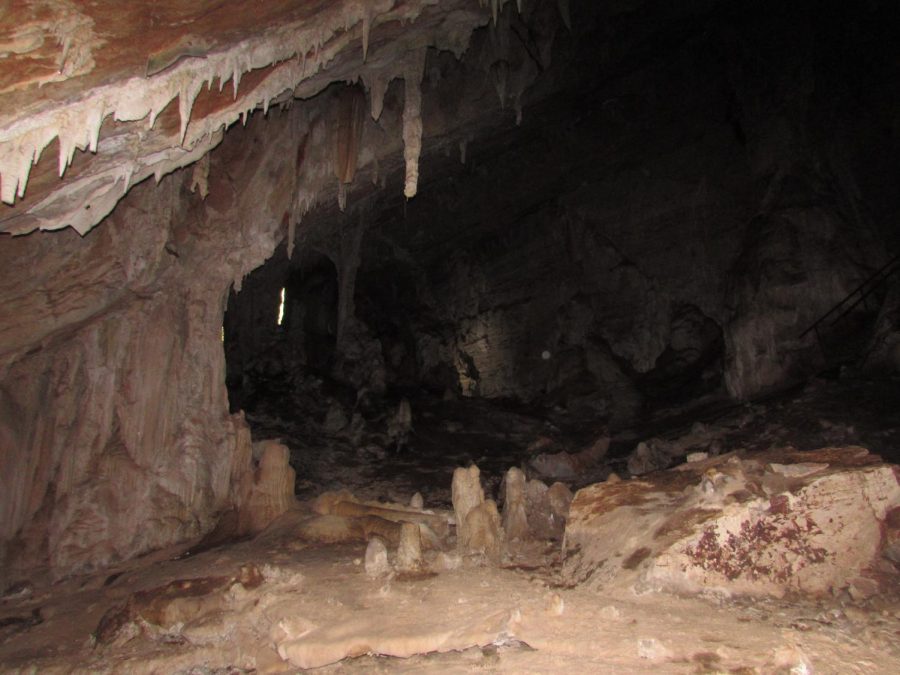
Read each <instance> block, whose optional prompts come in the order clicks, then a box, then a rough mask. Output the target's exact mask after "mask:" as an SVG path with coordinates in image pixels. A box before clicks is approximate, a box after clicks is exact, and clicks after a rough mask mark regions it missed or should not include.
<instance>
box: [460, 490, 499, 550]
mask: <svg viewBox="0 0 900 675" xmlns="http://www.w3.org/2000/svg"><path fill="white" fill-rule="evenodd" d="M457 537H458V546H459V550H460V551H461V552H463V553H464V554H465V555H469V556H471V555H475V556H478V557H482V556H483V557H484V559H486V560H487V561H488V562H490V563H492V564H495V565H496V564H499V562H500V558H501V556H502V554H503V547H504V544H505V535H504V532H503V527H502V526H501V524H500V513H499V511H497V504H496V502H494V500H493V499H488V500H485V501H483V502H482V503H480V504H478V505H477V506H474V507H472V509H471V510H470V511H469V512H468V514H467V515H466V521H465V527H464V528H463V533H462V536H461V537H460V536H459V535H458V534H457Z"/></svg>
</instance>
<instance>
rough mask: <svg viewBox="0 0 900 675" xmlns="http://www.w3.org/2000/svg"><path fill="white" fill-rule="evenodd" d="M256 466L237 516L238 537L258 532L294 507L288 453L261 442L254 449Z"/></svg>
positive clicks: (278, 445)
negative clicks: (256, 457) (247, 492)
mask: <svg viewBox="0 0 900 675" xmlns="http://www.w3.org/2000/svg"><path fill="white" fill-rule="evenodd" d="M253 450H254V454H255V455H257V456H258V457H259V460H258V461H259V463H258V466H257V467H256V469H255V470H254V472H253V482H252V485H251V486H250V492H249V494H248V495H247V496H246V498H245V500H244V501H243V503H242V504H241V506H240V508H239V512H238V531H239V533H241V534H244V533H255V532H259V531H261V530H263V529H265V527H266V526H267V525H269V523H271V522H272V521H273V520H275V519H276V518H277V517H278V516H280V515H281V514H283V513H284V512H285V511H287V510H288V509H290V508H292V507H293V506H294V505H295V504H296V499H295V497H294V484H295V482H296V473H295V472H294V469H293V468H292V467H291V465H290V463H289V460H290V454H291V453H290V450H289V449H288V448H287V447H286V446H284V445H282V444H281V443H279V442H278V441H272V440H269V441H260V442H259V443H255V444H254V446H253Z"/></svg>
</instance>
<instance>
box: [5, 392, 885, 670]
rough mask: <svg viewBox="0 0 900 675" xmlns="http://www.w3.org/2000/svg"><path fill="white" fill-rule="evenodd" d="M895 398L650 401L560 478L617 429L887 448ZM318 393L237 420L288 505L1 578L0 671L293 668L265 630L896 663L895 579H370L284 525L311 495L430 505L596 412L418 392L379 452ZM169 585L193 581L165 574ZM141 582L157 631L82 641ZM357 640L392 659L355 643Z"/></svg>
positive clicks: (462, 573)
mask: <svg viewBox="0 0 900 675" xmlns="http://www.w3.org/2000/svg"><path fill="white" fill-rule="evenodd" d="M898 393H900V380H898V379H897V378H892V377H886V378H882V379H877V380H872V379H863V378H860V377H855V376H852V375H849V374H845V375H844V376H843V377H840V378H836V379H827V378H823V379H816V380H812V381H810V382H809V383H807V384H806V385H804V386H802V387H797V388H795V389H793V390H791V391H787V392H782V393H781V394H779V395H776V396H772V397H770V398H768V399H766V400H763V401H757V402H754V403H752V404H749V405H734V404H733V403H730V402H727V401H725V400H724V399H723V398H721V397H715V396H710V397H707V398H706V399H704V400H701V401H697V402H693V403H692V404H690V405H685V406H670V407H668V408H660V409H657V410H655V411H650V412H648V414H647V415H646V417H645V418H644V419H642V420H641V421H640V422H639V423H637V424H635V425H631V426H629V427H628V428H622V429H612V430H611V432H612V434H611V435H612V440H613V443H612V446H611V450H610V454H609V456H608V458H607V461H605V462H601V463H600V466H598V467H596V468H595V469H594V470H593V472H588V473H589V475H587V476H582V477H581V478H580V481H576V482H574V483H573V485H572V487H573V489H574V488H577V487H579V485H578V483H579V482H590V480H598V479H601V478H602V477H604V476H605V475H606V474H608V473H609V472H610V471H616V472H618V473H624V472H625V463H626V457H627V455H628V453H630V452H631V450H632V449H633V448H634V445H635V443H636V442H637V441H638V440H643V439H647V438H650V437H657V438H662V439H667V440H668V441H670V442H677V440H678V439H679V438H689V439H691V440H692V441H696V443H697V444H698V445H697V446H696V447H693V448H691V450H707V451H722V452H725V451H729V450H733V449H736V448H739V447H743V448H748V449H760V450H761V449H766V448H769V447H773V446H776V447H777V446H783V445H788V444H790V445H793V446H795V447H797V448H799V449H813V448H818V447H823V446H829V445H845V444H857V445H863V446H865V447H869V448H871V449H872V450H873V451H875V452H878V453H881V454H882V455H883V456H884V457H885V459H888V460H890V461H897V459H898V456H897V451H896V449H897V448H900V406H898V405H897V404H898V402H900V396H898ZM311 400H313V398H312V397H308V398H307V399H306V401H307V404H308V403H309V401H311ZM321 400H322V403H320V404H319V407H318V409H317V410H312V409H307V410H306V412H307V414H306V415H301V414H297V415H295V416H293V417H291V416H288V415H285V414H283V412H280V411H283V410H285V405H287V404H288V403H290V402H291V399H290V397H288V396H287V395H285V396H283V397H282V399H281V401H280V403H279V404H278V405H271V407H269V408H266V407H265V406H259V407H257V410H256V411H254V412H253V413H251V414H250V415H248V419H249V420H250V422H251V424H252V425H253V426H254V435H255V436H256V437H257V438H264V437H280V438H282V439H283V440H284V441H285V442H286V443H287V444H288V445H289V446H290V447H291V448H292V452H293V453H294V462H295V466H296V468H297V469H298V490H297V492H298V496H299V497H300V501H299V506H298V507H297V509H296V510H294V511H292V512H289V513H288V514H286V515H285V516H283V517H282V518H281V519H280V520H279V521H276V523H275V524H273V526H271V527H270V528H269V529H268V530H266V531H265V532H263V533H262V534H261V535H259V536H257V537H256V538H254V539H252V540H244V541H237V542H230V543H226V544H221V545H218V546H215V547H213V548H208V547H205V546H202V545H200V546H198V545H197V542H195V543H194V544H193V546H186V547H181V548H175V549H169V550H166V551H160V552H157V553H154V554H152V555H149V556H145V557H144V558H141V559H137V560H133V561H130V562H127V563H123V564H120V565H117V566H115V567H113V568H111V569H108V570H104V571H103V572H98V573H96V574H93V575H87V576H80V577H74V578H69V579H64V580H62V581H59V582H57V583H56V584H55V585H53V586H50V587H47V588H42V587H35V588H26V589H25V591H24V592H13V593H10V592H7V593H6V594H4V595H3V597H2V599H0V672H40V673H43V672H92V673H93V672H110V673H118V672H129V673H132V672H134V673H138V672H147V673H192V674H196V675H200V674H201V673H202V674H207V673H223V674H224V673H244V672H296V671H297V670H298V668H297V667H296V666H292V665H290V664H288V663H286V662H285V661H283V660H282V659H281V658H280V656H279V654H278V653H277V651H276V647H275V645H276V644H278V640H279V639H280V638H283V637H284V636H283V635H282V633H280V632H279V631H282V632H284V631H293V633H294V634H299V635H305V634H306V632H308V631H313V630H314V631H316V632H314V633H312V634H313V636H314V638H315V639H312V640H307V642H310V643H311V644H310V645H307V647H306V648H307V649H310V650H312V653H314V654H315V655H317V658H319V659H320V661H321V660H322V659H324V660H325V661H327V660H328V658H329V657H328V654H329V653H331V652H329V650H332V651H334V650H336V652H335V653H340V652H341V650H342V649H343V650H345V651H348V652H349V653H359V656H357V657H355V658H345V659H343V660H340V661H338V662H335V663H332V664H331V665H325V666H322V667H320V668H318V669H317V671H319V672H325V673H338V672H353V673H356V672H359V673H372V672H440V673H456V672H459V673H464V672H510V673H550V672H576V673H581V672H584V673H587V672H591V673H594V672H609V673H644V672H666V673H670V672H671V673H713V672H734V673H770V672H784V673H789V672H790V673H805V672H816V673H850V672H858V673H895V672H898V671H900V602H898V598H900V594H898V593H896V592H893V593H892V592H888V593H884V594H881V595H876V596H874V597H871V598H869V599H868V600H853V599H852V598H851V597H849V596H847V595H846V594H842V595H840V596H837V597H827V598H823V599H818V600H812V599H802V598H793V599H792V598H787V599H784V600H777V601H776V600H749V599H741V598H732V599H728V600H724V599H721V598H719V599H717V598H715V597H708V598H703V597H675V596H671V595H666V594H659V593H647V594H644V595H635V594H634V592H633V591H632V590H630V589H627V588H622V589H611V590H607V591H603V592H602V593H599V592H597V591H589V590H587V589H585V588H580V587H574V588H573V587H567V586H566V585H564V584H562V583H561V582H560V579H561V576H560V572H559V560H558V551H559V546H558V544H548V545H547V546H546V547H544V548H540V549H535V550H534V551H532V552H531V557H530V558H528V557H526V558H525V559H521V558H520V559H519V560H517V561H515V562H513V563H507V564H506V565H505V566H503V567H501V568H494V567H468V566H466V567H463V568H461V569H452V570H447V571H445V572H441V573H440V574H437V575H430V574H423V575H419V576H415V575H413V576H407V577H404V576H403V575H395V576H393V577H390V578H387V579H385V578H380V579H376V578H371V577H370V576H368V575H367V574H366V572H365V566H364V564H363V559H364V556H365V548H366V547H365V543H363V542H358V543H350V544H348V543H343V544H334V545H322V544H313V543H309V542H304V541H302V540H300V538H299V537H298V536H297V532H298V524H299V523H301V522H303V520H304V519H305V518H306V517H307V516H308V514H309V508H310V500H311V498H312V497H314V496H315V495H317V494H319V493H321V492H322V491H324V490H326V489H331V490H333V489H340V488H346V489H349V490H351V491H352V492H354V493H355V494H356V495H357V496H359V497H361V498H366V499H381V500H392V501H396V502H400V503H408V502H409V500H410V497H411V496H412V494H413V493H414V492H421V493H422V494H423V496H424V498H425V504H426V506H428V507H436V508H440V507H447V506H449V504H450V476H451V473H452V470H453V468H455V467H456V466H459V465H464V464H467V463H469V462H473V461H474V462H476V463H477V464H479V466H480V467H481V468H482V470H483V474H482V476H483V479H484V483H485V485H486V488H487V491H488V492H489V493H493V494H494V496H497V493H498V487H499V483H500V477H501V475H502V473H503V471H504V470H505V469H506V468H508V467H510V466H516V465H523V464H527V460H528V457H529V456H530V455H531V454H534V453H535V452H537V451H538V450H536V448H545V449H546V448H548V447H553V448H559V449H568V450H571V451H574V450H577V449H579V448H580V447H583V446H584V445H585V444H587V443H589V441H590V439H591V438H592V437H594V436H595V435H596V434H598V433H601V432H602V423H601V422H598V421H597V420H587V421H584V420H581V421H579V420H573V419H571V416H570V415H569V414H567V413H566V411H565V410H563V409H556V410H553V411H550V414H547V415H546V416H545V417H542V416H540V415H539V414H536V413H535V411H533V410H527V409H523V408H522V407H513V406H510V405H506V406H504V405H486V404H484V403H483V402H479V401H469V400H455V401H445V400H440V399H424V398H423V399H420V400H418V401H416V402H415V404H414V410H415V412H414V417H415V419H414V424H415V428H416V431H415V434H414V435H413V437H412V439H411V446H412V447H411V450H410V451H408V452H406V453H402V454H394V453H392V452H391V451H390V450H389V449H386V448H385V447H384V446H386V445H387V444H386V443H384V442H383V441H384V440H385V439H384V438H383V435H379V434H381V431H380V430H379V428H378V426H377V424H372V425H370V427H369V429H368V431H367V432H366V433H365V434H363V435H362V437H358V438H356V439H353V438H351V437H350V434H349V432H346V431H342V430H340V429H337V430H335V431H332V432H330V433H329V434H327V435H326V434H324V433H323V431H322V422H323V419H324V417H325V416H327V414H328V409H329V408H331V407H333V406H332V404H331V403H329V402H328V401H329V397H328V396H326V397H323V398H322V399H321ZM293 402H294V403H296V399H294V400H293ZM332 402H333V399H332ZM310 412H316V413H317V414H319V415H320V416H319V417H318V418H316V416H315V415H311V414H308V413H310ZM544 412H546V411H544ZM275 413H279V414H277V415H276V414H275ZM332 416H334V415H332ZM348 417H349V415H348ZM698 424H699V425H702V429H701V430H702V432H703V433H699V432H698ZM333 426H338V425H333ZM541 439H544V440H543V441H541ZM547 439H549V440H547ZM354 440H358V441H361V443H355V442H354ZM379 441H381V442H382V445H378V442H379ZM536 441H541V442H538V443H536ZM704 446H705V447H704ZM312 448H316V449H317V450H318V452H316V453H312V452H310V450H311V449H312ZM242 567H243V568H244V569H248V568H249V569H253V570H256V571H257V572H258V574H257V575H251V578H258V579H257V582H255V583H251V584H248V585H247V586H244V585H243V582H241V583H238V581H237V580H238V579H240V578H242V573H241V572H240V570H241V569H242ZM204 579H207V580H209V579H212V582H210V583H212V586H210V587H209V588H210V589H212V590H209V589H207V591H208V592H205V593H199V592H198V594H197V595H190V594H189V595H188V596H187V597H186V598H176V599H175V601H174V602H172V598H170V597H168V596H166V592H163V591H161V590H160V589H164V588H169V589H171V588H173V587H174V588H177V589H184V588H186V587H190V586H193V587H194V588H201V589H202V588H204V587H205V586H204V583H205V582H203V581H198V580H204ZM179 580H182V581H183V580H192V581H191V582H190V583H189V584H184V583H181V582H179V583H175V584H174V585H173V584H172V583H171V582H177V581H179ZM12 590H17V589H12ZM895 590H896V589H895ZM157 596H159V597H160V598H162V599H161V600H159V602H162V605H152V606H153V607H156V610H155V611H157V613H159V612H162V613H163V614H165V612H169V614H167V615H166V616H168V623H169V624H170V625H169V626H168V627H167V628H159V627H157V626H151V625H148V624H146V623H143V624H142V623H140V622H138V623H136V624H132V625H131V628H132V630H131V632H130V633H129V632H126V633H122V632H121V631H120V633H118V634H115V635H114V637H113V638H112V639H102V640H99V642H98V639H97V636H98V635H99V634H100V633H102V632H103V631H102V630H99V627H100V626H101V619H103V617H104V616H109V614H110V612H113V614H115V610H116V609H117V608H120V607H126V606H128V604H129V603H133V602H135V600H134V598H136V597H140V598H143V601H145V602H150V603H155V602H157V600H155V599H154V598H156V597H157ZM148 598H149V600H148ZM166 603H168V604H166ZM159 607H164V608H167V609H164V610H160V609H159ZM162 623H166V622H165V621H163V622H162ZM107 632H108V631H107ZM348 644H349V647H348ZM354 645H356V648H355V649H356V651H354ZM373 646H374V647H373ZM317 650H318V651H317ZM376 651H384V652H388V653H402V654H410V655H409V656H408V657H407V658H395V657H388V656H378V655H374V654H372V653H368V652H376ZM322 654H325V656H322Z"/></svg>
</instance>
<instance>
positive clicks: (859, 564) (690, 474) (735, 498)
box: [563, 447, 900, 597]
mask: <svg viewBox="0 0 900 675" xmlns="http://www.w3.org/2000/svg"><path fill="white" fill-rule="evenodd" d="M898 506H900V474H898V472H897V469H896V467H893V466H890V465H885V464H882V463H881V462H880V461H879V458H878V457H876V456H873V455H870V454H868V452H867V451H866V450H865V449H863V448H858V447H846V448H826V449H823V450H818V451H813V452H805V453H801V452H797V451H793V450H790V449H788V450H773V451H769V452H766V453H761V454H755V455H747V456H741V455H737V454H734V453H731V454H729V455H723V456H721V457H717V458H710V459H708V460H706V461H702V462H694V463H691V464H685V465H682V466H680V467H678V468H677V469H672V470H669V471H663V472H657V473H653V474H650V475H648V476H646V477H645V478H643V479H635V480H631V481H620V482H616V483H609V482H607V483H605V484H598V485H593V486H590V487H588V488H585V489H583V490H580V491H579V492H578V494H577V495H576V496H575V500H574V501H573V503H572V506H571V509H570V512H569V520H568V524H567V526H566V535H565V544H564V551H565V563H564V569H563V573H564V577H565V578H566V579H568V580H570V581H584V580H589V581H587V583H588V584H589V585H590V586H592V587H594V588H602V587H606V586H607V585H609V584H623V585H629V584H630V585H632V586H633V587H634V589H635V590H637V591H647V590H665V591H673V592H683V593H698V592H706V593H719V594H722V595H726V596H728V595H732V594H740V595H756V596H774V597H781V596H783V595H785V594H786V593H802V594H806V595H811V596H821V595H825V594H830V593H832V592H838V591H840V590H842V589H850V587H851V586H853V587H854V589H855V590H853V593H855V594H857V595H860V596H863V597H864V596H865V595H866V593H869V592H870V591H871V589H872V588H876V587H877V579H876V578H874V577H870V576H869V571H870V569H871V568H872V566H873V565H874V564H876V563H877V561H878V560H879V558H880V557H881V555H882V553H883V552H885V551H886V550H885V546H890V545H891V542H890V541H887V539H889V538H890V535H889V534H886V533H888V532H889V531H890V527H889V526H887V523H888V522H889V521H891V519H892V518H893V516H892V514H894V513H895V512H896V509H897V508H898Z"/></svg>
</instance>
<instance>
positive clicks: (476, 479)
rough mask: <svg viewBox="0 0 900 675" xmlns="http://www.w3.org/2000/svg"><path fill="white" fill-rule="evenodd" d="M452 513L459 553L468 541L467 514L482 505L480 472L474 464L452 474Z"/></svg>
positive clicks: (482, 494)
mask: <svg viewBox="0 0 900 675" xmlns="http://www.w3.org/2000/svg"><path fill="white" fill-rule="evenodd" d="M451 492H452V497H453V513H454V515H455V517H456V542H457V547H458V548H459V550H460V551H465V550H466V548H465V543H466V542H468V541H469V538H470V534H469V530H468V528H469V526H468V521H467V518H468V516H469V512H470V511H471V510H472V509H474V508H475V507H477V506H479V505H481V504H483V503H484V489H483V488H482V487H481V472H480V471H479V470H478V467H477V466H475V465H474V464H473V465H471V466H470V467H468V468H462V467H459V468H457V469H456V470H455V471H454V472H453V483H452V486H451Z"/></svg>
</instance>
